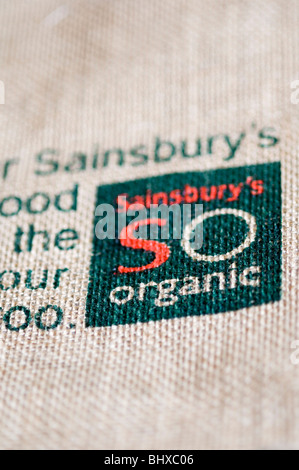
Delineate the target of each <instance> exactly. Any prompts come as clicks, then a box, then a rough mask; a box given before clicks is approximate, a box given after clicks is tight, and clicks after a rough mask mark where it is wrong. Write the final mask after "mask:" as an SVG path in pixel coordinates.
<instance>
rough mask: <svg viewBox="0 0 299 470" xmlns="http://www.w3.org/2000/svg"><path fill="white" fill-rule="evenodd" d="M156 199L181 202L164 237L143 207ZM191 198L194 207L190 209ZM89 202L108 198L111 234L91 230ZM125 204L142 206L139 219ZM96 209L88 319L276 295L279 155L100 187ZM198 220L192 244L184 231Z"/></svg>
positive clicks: (248, 302) (135, 316) (155, 315)
mask: <svg viewBox="0 0 299 470" xmlns="http://www.w3.org/2000/svg"><path fill="white" fill-rule="evenodd" d="M160 204H164V205H165V206H166V207H168V208H171V207H172V206H173V205H179V207H183V205H186V204H187V205H189V206H190V210H191V212H190V216H191V219H190V220H191V223H189V224H187V225H185V226H182V236H181V237H180V238H178V237H175V236H174V232H173V230H172V229H171V227H172V223H171V222H172V221H171V217H172V216H173V215H172V212H171V211H170V210H169V214H170V220H169V227H170V231H169V239H167V240H165V238H163V237H162V228H163V225H164V221H163V219H162V218H155V219H153V218H151V214H150V208H151V207H152V206H157V205H160ZM198 204H202V205H203V213H202V214H201V215H199V216H198V215H197V216H196V212H195V207H196V206H197V205H198ZM103 205H106V206H103ZM98 206H100V207H102V208H103V207H104V208H105V207H107V208H108V209H107V210H108V211H109V207H110V208H111V206H112V208H113V209H115V213H116V214H117V217H115V227H114V230H115V236H114V237H113V236H112V237H110V239H99V238H98V236H97V234H96V228H97V224H99V223H100V224H102V225H101V226H104V225H105V224H104V220H105V216H104V214H99V212H98V210H97V209H96V208H98ZM128 207H130V208H132V207H133V208H135V209H136V210H137V209H138V208H140V207H143V208H145V210H146V212H145V213H144V212H143V214H144V220H139V222H137V223H136V221H135V220H136V219H135V218H134V216H133V215H132V214H130V216H127V209H128ZM197 207H198V206H197ZM121 213H122V215H124V214H125V217H126V218H125V220H126V222H125V224H123V225H121V224H120V223H119V220H118V216H119V214H121ZM95 214H97V215H95V220H94V227H93V250H92V259H91V264H90V279H89V286H88V295H87V303H86V307H87V312H86V324H87V326H89V327H102V326H111V325H120V324H129V323H137V322H149V321H157V320H162V319H170V318H179V317H186V316H192V315H212V314H218V313H223V312H228V311H234V310H237V309H241V308H247V307H251V306H254V305H262V304H266V303H269V302H275V301H278V300H280V297H281V258H282V254H281V243H282V240H281V170H280V163H269V164H263V165H254V166H244V167H240V168H230V169H222V170H213V171H208V172H188V173H177V174H170V175H163V176H157V177H152V178H147V179H141V180H137V181H130V182H126V183H120V184H110V185H106V186H100V187H99V188H98V189H97V194H96V206H95ZM109 220H110V221H111V217H110V219H109ZM122 220H123V219H122ZM183 223H184V220H182V225H183ZM154 225H155V227H156V234H157V237H155V239H153V238H149V237H148V236H150V235H151V232H150V231H149V230H148V233H147V235H148V236H147V237H144V238H139V239H137V238H136V232H135V235H134V230H136V229H137V228H138V227H139V228H140V226H143V227H146V228H147V229H150V228H153V226H154ZM199 225H201V227H202V234H203V242H202V244H201V247H199V249H194V248H192V244H191V241H190V240H191V238H192V234H194V230H195V229H196V227H197V226H199ZM149 232H150V233H149Z"/></svg>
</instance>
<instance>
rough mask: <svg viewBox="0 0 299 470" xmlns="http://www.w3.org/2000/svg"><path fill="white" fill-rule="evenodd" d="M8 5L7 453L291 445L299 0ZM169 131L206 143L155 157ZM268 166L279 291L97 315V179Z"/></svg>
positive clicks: (2, 22) (3, 391)
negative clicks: (277, 228)
mask: <svg viewBox="0 0 299 470" xmlns="http://www.w3.org/2000/svg"><path fill="white" fill-rule="evenodd" d="M0 11H1V15H0V81H1V87H0V91H1V94H2V95H3V96H2V97H1V98H5V104H1V105H0V124H1V125H0V135H1V160H0V178H1V186H0V219H1V224H0V240H1V246H0V268H1V269H0V271H1V273H0V276H1V277H0V289H1V291H0V296H1V303H0V307H1V310H0V377H1V379H0V448H2V449H30V448H33V449H69V448H70V449H108V448H109V449H158V448H165V449H217V448H220V449H229V448H238V449H248V448H257V449H272V448H274V449H275V448H298V447H299V438H298V436H299V364H298V365H296V362H297V361H296V360H294V353H296V347H297V348H298V347H299V343H298V346H296V343H295V342H296V341H297V340H298V341H299V322H298V313H299V312H298V305H299V287H298V285H299V282H298V281H299V275H298V274H299V273H298V261H299V259H298V235H299V228H298V205H299V196H298V194H299V184H298V180H299V157H298V152H299V133H298V129H299V103H298V104H296V103H295V102H296V100H294V99H292V94H294V93H295V89H292V88H291V84H292V83H293V82H294V81H295V80H299V28H298V25H299V3H298V1H297V0H289V1H288V2H287V3H286V2H285V1H283V0H266V1H265V0H163V1H161V0H64V1H63V2H62V0H43V1H40V0H27V1H20V0H1V1H0ZM2 92H3V93H2ZM4 92H5V93H4ZM4 95H5V96H4ZM298 98H299V97H298ZM2 101H4V99H2ZM298 101H299V100H298ZM211 136H220V137H219V138H218V139H216V138H215V140H214V145H213V148H212V149H210V151H208V150H207V149H208V142H209V138H210V137H211ZM221 136H222V137H221ZM223 136H227V139H229V142H231V143H232V142H233V143H234V144H236V143H237V142H238V141H239V145H235V149H232V146H229V144H228V140H227V139H225V138H224V137H223ZM157 138H159V139H161V141H168V142H173V143H174V145H176V146H179V145H180V143H181V142H182V141H186V142H187V143H188V150H189V152H190V153H194V151H195V149H196V143H197V140H198V139H201V149H202V151H201V155H200V156H198V157H195V158H182V157H181V156H180V155H178V154H177V155H175V156H173V158H171V159H168V160H167V159H165V160H163V161H160V162H157V161H155V158H154V152H155V142H156V139H157ZM138 146H142V148H141V147H139V149H140V150H141V153H146V154H147V155H148V158H147V159H146V161H143V160H142V159H140V158H139V159H137V160H136V159H135V160H134V159H132V155H131V156H130V155H129V153H128V152H130V149H132V148H136V147H138ZM108 149H123V152H124V154H125V156H124V162H123V164H120V162H119V158H120V156H121V155H122V154H121V153H120V152H117V151H116V152H114V153H111V154H109V155H108V154H106V160H107V161H106V164H105V163H103V164H98V165H97V167H96V168H95V166H96V165H95V164H94V155H95V153H97V155H99V161H101V162H102V161H104V160H103V159H104V158H105V152H106V151H107V150H108ZM132 162H133V164H132ZM274 162H280V163H281V178H282V180H281V194H280V195H281V197H282V295H281V300H279V301H275V302H270V303H265V304H263V305H253V306H248V308H242V309H239V310H236V311H228V312H224V313H219V314H209V315H203V316H196V315H195V316H194V315H192V316H188V312H187V316H185V317H182V318H169V319H162V320H159V321H149V322H144V323H141V322H137V323H134V324H123V325H117V324H114V325H112V326H107V327H95V328H93V327H86V299H87V295H88V285H89V275H90V274H89V270H90V260H91V256H92V239H93V234H94V211H95V202H96V190H97V187H98V186H101V185H112V184H114V183H124V182H126V181H131V182H133V181H135V180H139V179H142V178H149V177H158V176H161V175H165V174H174V173H182V172H208V171H212V170H218V169H230V168H237V167H243V166H248V165H259V164H267V163H274ZM134 163H135V164H134ZM76 191H77V192H76ZM278 191H280V188H278ZM63 192H64V194H63ZM37 194H38V195H39V196H38V195H37ZM71 198H72V199H71ZM75 199H76V200H75ZM70 201H71V203H73V204H74V205H73V206H70ZM75 205H76V207H75ZM45 231H47V233H40V234H38V233H37V232H45ZM270 237H271V233H269V241H270ZM66 238H69V240H65V239H66ZM66 247H67V248H68V249H66ZM173 263H175V259H174V260H173ZM179 269H180V271H182V269H183V267H182V266H179ZM45 270H46V271H47V272H46V273H45ZM58 270H60V271H58ZM45 276H46V277H45ZM270 282H271V279H269V283H270ZM34 287H35V288H34ZM48 305H52V306H53V305H55V306H56V307H57V309H56V311H54V310H53V309H52V310H51V309H48V310H47V306H48ZM18 306H22V307H24V308H23V310H18V309H17V308H16V307H18ZM186 308H187V307H186ZM41 309H43V310H41ZM61 312H63V319H62V317H60V313H61ZM29 316H30V318H31V321H30V322H29V321H28V322H27V323H28V325H27V324H26V323H24V321H26V320H29ZM24 318H25V320H24ZM55 319H56V320H55ZM60 320H61V321H60ZM55 321H57V322H58V323H60V324H59V325H58V324H56V325H55ZM47 322H48V323H47ZM53 322H54V323H53ZM13 325H14V326H13ZM20 325H23V326H24V325H25V326H24V328H19V327H20ZM47 325H52V326H53V325H54V326H55V328H52V329H50V328H48V327H47ZM8 326H10V328H8ZM56 326H57V327H56Z"/></svg>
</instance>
